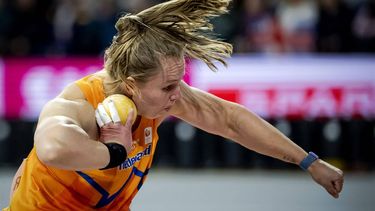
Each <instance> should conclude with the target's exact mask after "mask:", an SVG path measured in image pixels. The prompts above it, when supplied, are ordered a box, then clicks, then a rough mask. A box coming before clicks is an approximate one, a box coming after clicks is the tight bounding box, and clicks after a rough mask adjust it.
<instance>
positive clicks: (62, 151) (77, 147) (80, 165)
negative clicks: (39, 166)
mask: <svg viewBox="0 0 375 211" xmlns="http://www.w3.org/2000/svg"><path fill="white" fill-rule="evenodd" d="M92 110H93V108H92V107H91V106H90V105H89V104H88V103H87V102H86V101H83V100H80V101H71V100H66V99H63V98H56V99H54V100H52V101H51V102H49V103H48V104H47V105H46V106H45V107H44V108H43V111H42V113H41V116H40V119H39V123H38V126H37V129H36V132H35V137H34V141H35V147H36V152H37V155H38V158H39V159H40V160H41V161H42V162H43V163H45V164H47V165H50V166H54V167H58V168H62V169H67V170H85V169H98V168H102V167H104V166H106V164H108V162H109V152H108V149H107V148H106V146H104V145H103V144H102V143H100V142H98V141H97V140H93V139H91V138H90V137H89V135H88V134H87V132H86V131H85V130H84V129H83V128H84V126H85V124H87V123H86V122H87V121H89V118H90V117H85V115H83V116H82V114H85V113H86V114H88V115H89V114H90V113H92V115H90V116H94V114H93V111H92ZM92 121H94V122H95V120H94V119H93V120H92Z"/></svg>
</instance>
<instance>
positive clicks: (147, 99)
mask: <svg viewBox="0 0 375 211" xmlns="http://www.w3.org/2000/svg"><path fill="white" fill-rule="evenodd" d="M166 99H168V97H167V95H166V94H164V93H163V92H162V91H157V90H153V91H150V92H147V93H142V99H141V102H140V103H141V104H142V106H143V107H145V108H147V109H151V110H153V109H159V108H160V107H163V106H164V105H165V104H166Z"/></svg>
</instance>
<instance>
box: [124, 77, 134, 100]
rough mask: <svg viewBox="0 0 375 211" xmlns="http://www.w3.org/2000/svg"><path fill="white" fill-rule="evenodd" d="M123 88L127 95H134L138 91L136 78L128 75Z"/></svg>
mask: <svg viewBox="0 0 375 211" xmlns="http://www.w3.org/2000/svg"><path fill="white" fill-rule="evenodd" d="M122 89H123V91H124V92H125V93H126V95H127V96H129V97H133V96H134V95H135V94H136V93H137V91H136V89H137V86H136V82H135V79H134V78H133V77H131V76H129V77H127V78H126V81H124V82H123V85H122Z"/></svg>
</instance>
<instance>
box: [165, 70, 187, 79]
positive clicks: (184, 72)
mask: <svg viewBox="0 0 375 211" xmlns="http://www.w3.org/2000/svg"><path fill="white" fill-rule="evenodd" d="M185 74H186V71H185V68H184V71H183V74H182V78H183V77H184V76H185ZM182 78H181V79H172V80H167V81H166V83H174V82H179V81H180V80H182Z"/></svg>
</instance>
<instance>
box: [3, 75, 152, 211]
mask: <svg viewBox="0 0 375 211" xmlns="http://www.w3.org/2000/svg"><path fill="white" fill-rule="evenodd" d="M76 84H77V85H78V86H79V87H80V89H81V90H82V92H83V93H84V94H85V96H86V99H87V100H88V101H89V102H90V103H91V104H92V105H93V106H94V107H95V108H96V107H97V104H98V103H99V102H102V101H103V99H104V97H105V95H104V92H103V85H102V81H101V79H99V78H94V77H91V76H88V77H85V78H82V79H80V80H78V81H76ZM133 140H134V141H137V142H138V144H136V145H135V148H134V150H133V151H131V152H130V153H129V155H128V158H127V160H126V161H125V162H124V163H122V164H121V165H120V166H118V167H116V168H112V169H108V170H91V171H67V170H61V169H57V168H54V167H50V166H46V165H44V164H43V163H41V162H40V161H39V160H38V157H37V155H36V151H35V148H33V149H32V151H31V152H30V154H29V155H28V157H27V159H26V160H25V162H26V163H25V168H24V172H23V175H22V178H21V181H20V183H19V187H18V189H17V190H16V191H15V193H14V195H13V197H12V199H11V203H10V206H9V207H10V209H11V210H16V211H17V210H22V211H27V210H48V211H50V210H80V211H83V210H129V206H130V203H131V201H132V199H133V198H134V196H135V195H136V193H137V192H138V190H139V189H140V187H141V186H142V184H143V182H144V180H145V178H146V176H147V173H148V169H149V168H150V167H151V163H152V157H153V155H154V152H155V147H156V144H157V140H158V135H157V126H156V121H155V120H152V119H146V118H143V117H142V118H141V121H140V124H139V126H138V128H137V129H136V130H135V131H134V132H133ZM93 156H95V155H93Z"/></svg>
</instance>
